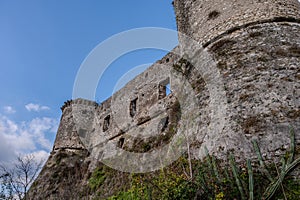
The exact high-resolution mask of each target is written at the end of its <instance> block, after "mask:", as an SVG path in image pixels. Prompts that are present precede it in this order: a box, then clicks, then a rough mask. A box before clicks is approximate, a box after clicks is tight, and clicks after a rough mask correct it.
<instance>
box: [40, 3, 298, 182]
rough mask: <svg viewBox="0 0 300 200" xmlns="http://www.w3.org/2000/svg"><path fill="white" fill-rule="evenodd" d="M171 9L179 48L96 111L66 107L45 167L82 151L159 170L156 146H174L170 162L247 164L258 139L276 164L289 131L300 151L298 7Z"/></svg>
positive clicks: (87, 105) (82, 105)
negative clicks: (181, 158)
mask: <svg viewBox="0 0 300 200" xmlns="http://www.w3.org/2000/svg"><path fill="white" fill-rule="evenodd" d="M174 8H175V12H176V20H177V27H178V32H179V43H180V44H179V46H178V47H177V48H175V49H174V50H173V52H170V53H168V54H167V55H166V56H165V57H164V58H162V59H161V60H159V61H157V62H156V63H155V64H153V65H152V66H151V67H149V68H148V69H147V70H146V71H144V72H143V73H142V74H140V75H138V76H137V77H135V78H134V79H133V80H132V81H130V82H129V83H128V84H127V85H125V86H124V87H123V88H122V89H121V90H119V91H118V92H116V93H115V94H114V95H113V96H112V97H111V98H109V99H107V100H106V101H104V102H102V103H101V104H99V105H98V104H97V103H95V102H92V101H89V100H84V99H75V100H72V101H67V102H65V104H64V105H63V106H62V108H61V109H62V118H61V122H60V126H59V129H58V132H57V136H56V140H55V144H54V147H53V151H52V153H51V157H50V158H49V160H48V161H47V162H48V164H47V163H46V165H48V166H50V164H49V163H51V159H52V158H53V157H55V155H57V154H58V153H59V152H61V151H62V150H63V151H70V152H85V156H86V157H90V158H92V159H90V161H89V166H90V168H92V166H93V163H94V165H96V164H95V163H96V162H97V161H104V163H105V164H107V165H109V166H111V167H115V166H116V162H117V161H120V160H122V162H121V165H122V166H117V167H116V169H119V170H123V171H127V172H130V170H132V171H134V172H148V171H152V170H157V169H158V168H159V166H158V165H156V164H157V163H156V161H157V160H155V158H152V157H151V156H152V155H151V152H155V151H157V149H163V148H167V149H163V150H162V151H161V152H160V153H162V152H163V153H165V154H164V155H166V156H167V157H168V158H170V160H165V161H164V163H165V164H169V163H170V162H172V161H173V160H174V159H176V156H177V155H178V154H179V153H181V150H182V151H186V150H188V151H189V153H190V154H191V156H192V157H193V158H195V159H201V158H203V157H204V156H205V153H204V150H205V148H207V150H208V152H209V153H210V154H214V155H216V156H217V157H218V158H221V159H225V158H226V156H227V154H228V152H234V153H235V155H237V157H238V158H239V159H240V160H244V159H246V158H252V157H255V152H254V150H253V146H252V141H253V140H256V141H257V142H258V144H259V146H260V148H261V152H262V154H263V156H264V158H265V159H266V160H268V159H269V160H272V159H274V158H277V157H278V156H279V155H282V154H283V152H284V151H285V150H286V149H288V147H289V145H290V135H289V129H290V127H293V128H294V129H295V132H296V144H297V145H299V143H300V135H299V133H300V3H299V2H298V1H297V0H267V1H261V0H250V1H246V0H232V1H229V0H218V1H216V0H175V1H174ZM195 42H196V43H197V44H196V45H194V44H193V43H195ZM167 88H170V92H168V89H167ZM182 132H184V136H185V137H180V136H178V137H177V135H178V134H179V135H180V134H181V133H182ZM174 137H175V138H176V137H177V140H174V139H173V138H174ZM179 139H183V140H184V142H183V143H181V144H180V145H179V146H180V148H179V149H180V152H176V149H175V153H174V144H175V143H176V144H177V143H178V141H179ZM181 142H182V141H181ZM186 142H188V143H189V145H185V143H186ZM168 144H172V145H168ZM179 146H175V147H179ZM182 146H184V147H182ZM181 147H182V149H181ZM120 151H122V152H121V154H120V155H119V153H120ZM86 152H88V153H86ZM126 152H129V154H127V153H126ZM130 152H135V153H140V154H139V155H137V156H138V157H137V158H132V159H131V158H130V156H131V154H130ZM135 155H136V154H135ZM145 155H147V156H145ZM156 155H157V154H156ZM113 157H116V158H117V160H114V159H110V158H113ZM84 159H86V158H84ZM152 159H153V160H152ZM135 162H137V163H135ZM147 162H150V163H151V164H147V165H144V164H145V163H147ZM159 164H161V163H159ZM41 176H42V175H41Z"/></svg>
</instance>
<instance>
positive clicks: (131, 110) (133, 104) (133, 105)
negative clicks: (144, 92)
mask: <svg viewBox="0 0 300 200" xmlns="http://www.w3.org/2000/svg"><path fill="white" fill-rule="evenodd" d="M137 100H138V98H135V99H134V100H132V101H130V106H129V113H130V117H134V116H135V114H136V108H137Z"/></svg>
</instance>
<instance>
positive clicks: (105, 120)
mask: <svg viewBox="0 0 300 200" xmlns="http://www.w3.org/2000/svg"><path fill="white" fill-rule="evenodd" d="M109 125H110V115H107V116H106V117H105V118H104V122H103V131H107V129H108V127H109Z"/></svg>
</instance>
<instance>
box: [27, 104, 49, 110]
mask: <svg viewBox="0 0 300 200" xmlns="http://www.w3.org/2000/svg"><path fill="white" fill-rule="evenodd" d="M25 108H26V110H28V111H35V112H39V111H43V110H50V108H49V107H48V106H41V105H39V104H34V103H29V104H27V105H25Z"/></svg>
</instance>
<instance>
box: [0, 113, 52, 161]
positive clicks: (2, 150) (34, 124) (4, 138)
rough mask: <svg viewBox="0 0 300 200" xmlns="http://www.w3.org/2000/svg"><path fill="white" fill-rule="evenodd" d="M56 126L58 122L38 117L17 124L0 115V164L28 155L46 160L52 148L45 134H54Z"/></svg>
mask: <svg viewBox="0 0 300 200" xmlns="http://www.w3.org/2000/svg"><path fill="white" fill-rule="evenodd" d="M57 126H58V120H56V119H53V118H48V117H40V118H35V119H32V120H30V121H25V122H21V123H17V122H14V121H12V120H11V119H9V118H8V117H7V116H3V115H1V114H0V162H2V161H9V160H12V159H14V158H15V156H16V155H20V154H21V155H24V154H28V153H33V154H34V155H36V157H39V158H46V157H47V156H48V154H49V153H48V152H50V151H51V148H52V143H51V141H50V140H49V139H48V138H47V134H54V133H55V132H56V130H57Z"/></svg>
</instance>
